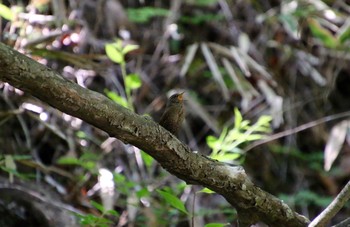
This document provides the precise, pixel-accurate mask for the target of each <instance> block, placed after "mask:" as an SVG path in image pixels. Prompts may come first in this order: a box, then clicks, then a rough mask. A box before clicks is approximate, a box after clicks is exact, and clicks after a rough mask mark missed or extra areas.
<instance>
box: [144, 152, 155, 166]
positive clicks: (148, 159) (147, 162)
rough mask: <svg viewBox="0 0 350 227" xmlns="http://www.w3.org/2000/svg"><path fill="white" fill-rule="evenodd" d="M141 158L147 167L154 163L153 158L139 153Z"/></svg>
mask: <svg viewBox="0 0 350 227" xmlns="http://www.w3.org/2000/svg"><path fill="white" fill-rule="evenodd" d="M141 157H142V160H143V162H144V163H145V165H146V166H147V167H150V166H151V165H152V164H153V162H154V159H153V157H152V156H151V155H149V154H147V153H146V152H144V151H141Z"/></svg>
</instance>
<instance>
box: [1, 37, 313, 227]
mask: <svg viewBox="0 0 350 227" xmlns="http://www.w3.org/2000/svg"><path fill="white" fill-rule="evenodd" d="M0 81H3V82H7V83H9V84H11V85H12V86H14V87H16V88H19V89H21V90H23V91H25V92H28V93H29V94H32V95H33V96H35V97H37V98H38V99H40V100H42V101H43V102H46V103H48V104H50V105H51V106H53V107H55V108H57V109H59V110H61V111H63V112H65V113H67V114H70V115H72V116H75V117H78V118H80V119H82V120H84V121H86V122H88V123H90V124H91V125H94V126H95V127H97V128H100V129H102V130H104V131H105V132H107V133H108V134H109V135H110V136H112V137H115V138H118V139H119V140H121V141H123V142H124V143H129V144H132V145H134V146H137V147H138V148H140V149H142V150H144V151H145V152H147V153H148V154H149V155H151V156H152V157H153V158H155V159H156V160H157V161H158V162H159V163H160V164H161V165H162V167H163V168H165V169H166V170H168V171H169V172H170V173H171V174H173V175H175V176H177V177H178V178H180V179H182V180H184V181H186V182H187V183H190V184H198V185H202V186H205V187H208V188H210V189H211V190H213V191H215V192H217V193H219V194H221V195H222V196H224V197H225V198H226V200H227V201H228V202H229V203H230V204H232V205H233V206H234V207H235V208H236V209H237V211H238V215H239V218H240V222H241V226H249V225H250V224H254V223H256V222H258V221H262V222H265V223H266V224H268V225H269V226H293V227H297V226H307V224H308V222H309V221H308V220H307V219H306V218H305V217H303V216H301V215H299V214H297V213H295V212H294V211H292V210H291V209H290V208H289V207H288V206H287V205H286V204H285V203H283V202H282V201H280V200H279V199H277V198H275V197H274V196H272V195H270V194H269V193H267V192H264V191H263V190H261V189H260V188H258V187H256V186H255V185H254V184H253V183H252V182H251V181H250V180H249V179H248V177H247V175H246V174H245V172H244V170H243V168H241V167H232V166H227V165H225V164H223V163H220V162H216V161H213V160H210V159H208V158H206V157H205V156H203V155H200V154H199V153H193V152H191V150H190V149H189V148H188V147H187V146H186V145H185V144H183V143H181V142H180V141H179V140H178V139H177V138H176V137H175V136H173V135H172V134H171V133H169V132H168V131H166V130H165V129H163V128H162V127H161V126H160V125H159V124H157V123H155V122H154V121H152V120H150V119H148V118H144V117H142V116H140V115H137V114H135V113H133V112H131V111H130V110H128V109H125V108H123V107H122V106H119V105H117V104H115V103H114V102H113V101H111V100H109V99H108V98H107V97H105V96H104V95H102V94H99V93H97V92H94V91H91V90H88V89H85V88H82V87H80V86H79V85H77V84H76V83H74V82H71V81H69V80H67V79H65V78H63V77H62V76H61V75H59V74H58V73H56V72H54V71H53V70H51V69H49V68H47V67H46V66H44V65H41V64H39V63H37V62H36V61H34V60H32V59H30V58H28V57H26V56H24V55H23V54H21V53H19V52H17V51H15V50H13V49H11V48H10V47H8V46H6V45H4V44H2V43H0Z"/></svg>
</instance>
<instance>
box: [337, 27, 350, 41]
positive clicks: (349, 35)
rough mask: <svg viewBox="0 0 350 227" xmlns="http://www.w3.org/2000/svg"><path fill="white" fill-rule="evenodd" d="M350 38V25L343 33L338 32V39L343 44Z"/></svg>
mask: <svg viewBox="0 0 350 227" xmlns="http://www.w3.org/2000/svg"><path fill="white" fill-rule="evenodd" d="M349 39H350V26H348V27H347V28H346V29H342V31H341V33H339V34H338V40H339V42H340V43H341V44H344V43H345V42H346V41H348V40H349Z"/></svg>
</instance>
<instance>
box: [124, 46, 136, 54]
mask: <svg viewBox="0 0 350 227" xmlns="http://www.w3.org/2000/svg"><path fill="white" fill-rule="evenodd" d="M137 49H139V45H131V44H129V45H126V46H125V47H124V48H123V51H122V52H123V54H124V55H125V54H127V53H129V52H131V51H133V50H137Z"/></svg>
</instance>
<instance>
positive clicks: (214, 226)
mask: <svg viewBox="0 0 350 227" xmlns="http://www.w3.org/2000/svg"><path fill="white" fill-rule="evenodd" d="M224 226H229V224H228V223H208V224H206V225H205V226H204V227H224Z"/></svg>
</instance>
